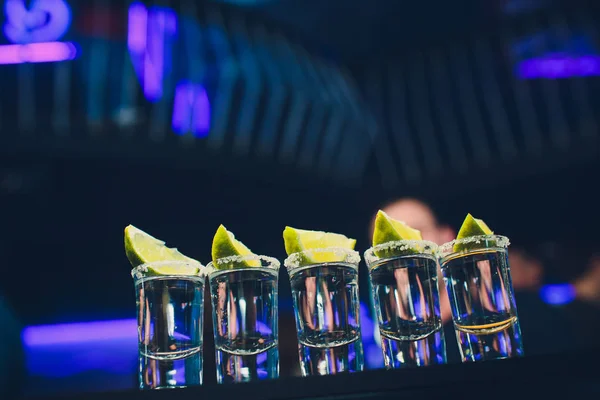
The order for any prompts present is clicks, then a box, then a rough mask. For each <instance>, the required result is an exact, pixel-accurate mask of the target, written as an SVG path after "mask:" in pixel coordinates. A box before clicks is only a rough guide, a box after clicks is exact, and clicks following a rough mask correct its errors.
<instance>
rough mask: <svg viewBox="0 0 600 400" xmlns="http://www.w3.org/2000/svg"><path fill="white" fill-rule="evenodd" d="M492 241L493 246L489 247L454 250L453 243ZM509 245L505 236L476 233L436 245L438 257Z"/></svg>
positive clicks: (504, 247)
mask: <svg viewBox="0 0 600 400" xmlns="http://www.w3.org/2000/svg"><path fill="white" fill-rule="evenodd" d="M488 241H494V242H495V243H494V245H493V246H489V247H481V248H475V249H463V250H458V251H457V250H454V246H455V245H457V244H458V245H460V244H469V243H473V244H479V243H481V242H488ZM509 245H510V240H509V239H508V237H506V236H502V235H477V236H469V237H466V238H461V239H454V240H452V241H450V242H446V243H444V244H442V245H440V246H438V255H439V256H440V257H447V256H450V255H454V254H469V253H473V252H477V251H480V250H485V249H494V248H496V249H506V248H508V246H509Z"/></svg>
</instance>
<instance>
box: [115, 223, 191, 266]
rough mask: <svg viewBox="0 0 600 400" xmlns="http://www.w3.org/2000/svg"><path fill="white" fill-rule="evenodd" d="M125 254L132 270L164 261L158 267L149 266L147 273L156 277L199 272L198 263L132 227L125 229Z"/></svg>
mask: <svg viewBox="0 0 600 400" xmlns="http://www.w3.org/2000/svg"><path fill="white" fill-rule="evenodd" d="M125 254H126V255H127V259H128V260H129V262H130V263H131V265H132V266H133V267H134V268H135V267H138V266H140V265H142V264H147V263H155V262H161V261H164V262H161V263H160V265H157V266H149V268H148V270H149V272H151V273H154V274H156V275H196V274H197V273H198V272H199V271H200V263H199V262H198V261H196V260H194V259H193V258H189V257H186V256H184V255H183V254H181V253H180V252H179V251H178V250H177V249H175V248H169V247H167V246H165V242H163V241H162V240H159V239H156V238H155V237H153V236H151V235H149V234H147V233H146V232H144V231H142V230H141V229H138V228H136V227H135V226H133V225H128V226H127V227H126V228H125ZM167 261H177V262H186V263H189V264H188V265H186V264H180V263H174V264H172V265H170V264H169V263H167ZM196 265H198V266H196Z"/></svg>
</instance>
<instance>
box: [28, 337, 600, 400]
mask: <svg viewBox="0 0 600 400" xmlns="http://www.w3.org/2000/svg"><path fill="white" fill-rule="evenodd" d="M599 359H600V349H593V350H592V349H590V350H587V351H579V352H573V353H569V354H556V355H545V356H535V357H523V358H518V359H507V360H496V361H486V362H479V363H465V364H454V365H442V366H432V367H425V368H412V369H404V370H393V371H385V370H378V371H365V372H360V373H354V374H338V375H332V376H319V377H306V378H300V377H299V378H282V379H277V380H273V381H263V382H256V383H242V384H230V385H214V386H201V387H193V388H185V389H173V390H156V391H133V390H132V391H122V392H107V393H93V394H91V393H85V394H80V395H69V396H62V397H44V399H48V400H50V399H56V400H59V399H65V400H67V399H86V400H88V399H89V400H125V399H127V400H154V399H157V400H158V399H169V400H188V399H189V400H192V399H193V400H199V399H219V400H220V399H244V400H251V399H282V400H284V399H290V400H291V399H294V400H299V399H336V400H339V399H429V398H431V399H434V398H435V399H437V400H440V399H443V398H461V399H462V398H479V399H486V400H487V399H490V398H498V399H500V398H502V399H512V398H525V397H523V396H524V395H525V396H526V398H535V399H541V398H542V396H545V397H546V398H548V399H559V398H564V399H600V365H599V363H598V360H599ZM584 396H585V397H584ZM40 399H41V398H40Z"/></svg>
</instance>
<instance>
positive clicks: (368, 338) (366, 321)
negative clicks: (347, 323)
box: [360, 303, 383, 369]
mask: <svg viewBox="0 0 600 400" xmlns="http://www.w3.org/2000/svg"><path fill="white" fill-rule="evenodd" d="M360 322H361V324H360V331H361V335H362V342H363V347H364V354H365V363H366V364H367V367H368V368H370V369H377V368H383V353H382V352H381V347H380V346H379V344H378V343H377V340H376V339H375V334H376V331H375V330H376V329H377V330H378V329H379V326H377V325H376V324H375V322H374V321H373V319H372V318H371V310H370V308H369V306H368V305H367V304H365V303H361V304H360ZM377 333H378V332H377Z"/></svg>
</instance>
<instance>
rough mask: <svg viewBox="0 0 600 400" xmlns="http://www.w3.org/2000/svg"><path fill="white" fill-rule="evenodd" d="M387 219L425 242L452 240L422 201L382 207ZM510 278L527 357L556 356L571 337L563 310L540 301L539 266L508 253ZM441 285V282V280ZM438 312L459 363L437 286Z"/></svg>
mask: <svg viewBox="0 0 600 400" xmlns="http://www.w3.org/2000/svg"><path fill="white" fill-rule="evenodd" d="M382 210H383V211H385V212H386V213H387V214H388V215H389V216H390V217H392V218H395V219H398V220H401V221H404V222H406V223H407V224H408V225H409V226H411V227H413V228H415V229H418V230H420V231H421V235H422V237H423V239H424V240H429V241H431V242H434V243H436V244H438V245H441V244H443V243H446V242H449V241H451V240H454V239H455V237H456V232H455V230H454V229H452V228H451V227H450V226H448V225H445V224H442V223H440V222H439V220H438V219H437V217H436V215H435V213H434V212H433V210H432V209H431V208H430V207H429V206H428V205H427V204H425V203H424V202H422V201H420V200H417V199H413V198H404V199H399V200H396V201H394V202H391V203H388V204H387V205H386V206H385V207H383V208H382ZM509 258H510V264H511V275H512V281H513V287H514V290H515V300H516V303H517V312H518V314H519V322H520V325H521V331H522V333H523V342H524V347H525V354H526V355H534V354H544V353H556V352H560V351H562V350H563V348H561V347H563V345H564V347H565V348H566V347H567V346H568V343H570V342H571V340H572V337H573V334H572V332H571V331H570V330H569V328H568V324H565V316H564V315H563V311H562V310H560V309H556V308H554V307H551V306H548V305H547V304H545V303H544V302H543V301H541V299H540V297H539V294H538V291H539V288H540V286H541V284H542V280H543V273H544V270H543V267H542V264H541V263H540V262H539V261H538V260H537V259H535V258H534V257H533V256H531V255H530V254H529V253H526V252H525V251H523V250H518V249H516V248H515V249H511V250H510V251H509ZM440 282H443V281H442V280H441V279H440ZM440 311H441V314H442V321H443V323H444V330H445V336H446V352H447V356H448V362H449V363H452V362H460V355H459V352H458V345H457V343H456V341H455V340H454V338H455V335H454V328H453V326H452V323H451V321H452V311H451V308H450V301H449V298H448V294H447V291H446V288H445V286H444V285H443V284H441V285H440Z"/></svg>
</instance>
